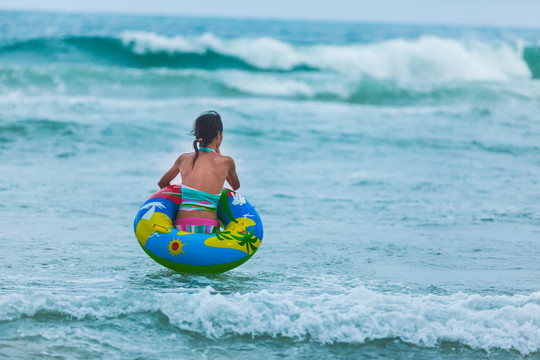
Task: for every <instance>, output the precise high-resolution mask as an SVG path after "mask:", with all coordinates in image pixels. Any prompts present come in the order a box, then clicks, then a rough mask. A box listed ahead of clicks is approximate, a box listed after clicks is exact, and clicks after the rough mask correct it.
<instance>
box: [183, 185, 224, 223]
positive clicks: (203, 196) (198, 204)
mask: <svg viewBox="0 0 540 360" xmlns="http://www.w3.org/2000/svg"><path fill="white" fill-rule="evenodd" d="M220 197H221V194H209V193H206V192H204V191H200V190H197V189H193V188H190V187H188V186H186V185H184V184H182V205H180V208H179V209H178V211H179V212H180V211H181V210H182V211H196V210H204V211H210V212H213V213H216V212H217V205H218V203H219V198H220ZM174 225H175V226H176V228H177V229H178V230H181V231H186V232H190V233H198V234H211V233H215V232H217V231H218V230H219V222H218V221H217V220H213V219H205V218H183V219H180V218H179V217H178V216H177V217H176V220H175V222H174Z"/></svg>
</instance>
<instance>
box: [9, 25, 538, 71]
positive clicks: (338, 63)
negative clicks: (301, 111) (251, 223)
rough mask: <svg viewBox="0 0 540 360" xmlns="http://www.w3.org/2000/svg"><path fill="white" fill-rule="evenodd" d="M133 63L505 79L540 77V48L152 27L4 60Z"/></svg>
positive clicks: (65, 41) (15, 51)
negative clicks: (335, 40)
mask: <svg viewBox="0 0 540 360" xmlns="http://www.w3.org/2000/svg"><path fill="white" fill-rule="evenodd" d="M10 59H11V60H13V61H15V60H16V61H20V60H21V59H25V60H24V61H27V62H35V61H39V62H50V63H53V62H75V63H95V64H102V65H103V64H104V65H111V66H120V67H134V68H151V67H162V68H173V69H205V70H216V69H237V70H243V71H256V72H260V71H263V72H268V71H271V72H298V71H300V72H305V71H308V72H309V71H317V72H321V71H322V72H332V73H338V74H347V75H352V76H357V77H369V78H374V79H386V80H395V81H417V80H422V81H452V80H457V81H505V80H512V79H529V78H539V77H540V47H537V46H524V45H522V44H510V43H506V42H487V43H486V42H479V41H477V42H472V41H471V42H462V41H459V40H455V39H450V38H440V37H435V36H422V37H420V38H418V39H415V40H404V39H392V40H385V41H379V42H373V43H353V44H341V45H330V44H322V43H321V44H309V45H306V44H302V45H300V44H293V43H289V42H285V41H281V40H278V39H275V38H272V37H259V38H232V39H228V38H219V37H217V36H215V35H213V34H211V33H206V34H203V35H200V36H192V37H187V36H174V37H166V36H162V35H159V34H156V33H152V32H123V33H121V34H119V35H118V36H113V37H107V36H101V37H100V36H87V37H85V36H67V37H64V38H35V39H29V40H20V41H11V42H10V43H4V44H3V45H2V46H0V60H4V61H5V60H8V61H9V60H10Z"/></svg>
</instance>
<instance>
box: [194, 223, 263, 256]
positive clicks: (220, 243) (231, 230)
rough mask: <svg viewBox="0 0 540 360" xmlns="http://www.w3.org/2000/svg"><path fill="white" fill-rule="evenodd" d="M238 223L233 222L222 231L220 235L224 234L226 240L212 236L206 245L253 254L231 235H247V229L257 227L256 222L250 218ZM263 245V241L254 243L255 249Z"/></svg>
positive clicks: (206, 241) (205, 242)
mask: <svg viewBox="0 0 540 360" xmlns="http://www.w3.org/2000/svg"><path fill="white" fill-rule="evenodd" d="M236 221H237V222H234V221H231V222H230V223H229V225H228V226H227V227H226V228H225V230H223V231H221V232H220V234H223V235H224V236H223V237H226V238H227V239H225V240H220V239H218V237H217V236H212V237H211V238H208V239H206V240H205V241H204V245H206V246H210V247H217V248H226V249H236V250H240V251H243V252H245V253H246V254H251V253H252V252H254V251H251V250H249V248H246V246H245V245H241V244H239V241H238V240H236V239H234V238H232V236H229V235H235V236H243V235H245V234H246V233H247V227H248V226H253V225H255V221H253V220H251V219H249V218H237V219H236ZM260 244H261V240H259V239H257V241H256V242H254V243H253V246H254V247H255V248H258V247H259V245H260Z"/></svg>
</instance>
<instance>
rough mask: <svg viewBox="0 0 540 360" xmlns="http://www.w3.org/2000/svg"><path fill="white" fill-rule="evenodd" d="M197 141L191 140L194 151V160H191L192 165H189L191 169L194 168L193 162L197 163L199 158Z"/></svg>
mask: <svg viewBox="0 0 540 360" xmlns="http://www.w3.org/2000/svg"><path fill="white" fill-rule="evenodd" d="M198 141H199V140H197V139H195V140H193V148H194V149H195V158H194V159H193V164H191V168H192V169H193V168H194V167H195V161H197V158H198V157H199V148H198V147H197V142H198Z"/></svg>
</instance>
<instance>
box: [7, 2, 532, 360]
mask: <svg viewBox="0 0 540 360" xmlns="http://www.w3.org/2000/svg"><path fill="white" fill-rule="evenodd" d="M539 78H540V30H531V29H529V30H526V29H496V28H464V27H442V26H439V27H438V26H406V25H385V24H354V23H313V22H292V21H287V22H285V21H251V20H249V21H248V20H239V19H216V18H213V19H198V18H182V17H155V16H154V17H150V16H148V17H145V16H137V17H135V16H123V15H70V14H46V13H23V12H1V13H0V174H1V175H0V211H1V217H0V244H1V248H2V250H1V251H0V269H1V272H0V358H4V359H25V358H26V359H40V358H57V359H63V358H66V359H87V358H105V359H128V358H133V359H134V358H137V359H173V358H178V359H231V358H232V359H257V358H262V357H264V358H266V359H276V358H298V359H328V358H335V359H377V358H392V359H538V358H539V357H540V249H539V241H540V80H539ZM210 109H212V110H216V111H218V112H220V113H221V115H222V117H223V122H224V141H223V146H222V153H224V154H227V155H230V156H232V157H233V158H234V159H235V161H236V165H237V172H238V174H239V178H240V181H241V184H242V186H241V188H240V192H241V194H243V195H244V196H246V197H247V198H248V200H249V201H250V202H252V203H253V204H254V205H255V206H256V207H257V210H258V212H259V214H260V215H261V218H262V220H263V224H264V229H265V236H264V240H263V242H262V245H261V247H260V248H259V250H258V252H257V253H256V255H255V256H254V257H253V258H252V259H251V260H250V261H248V262H247V263H246V264H244V265H242V266H241V267H239V268H237V269H234V270H232V271H229V272H227V273H224V274H221V275H208V276H205V275H193V274H181V273H175V272H173V271H171V270H168V269H166V268H164V267H162V266H161V265H159V264H157V263H155V262H154V261H153V260H152V259H150V258H149V257H148V256H147V255H146V254H145V253H144V252H143V251H142V249H141V248H140V246H139V244H138V242H137V240H136V239H135V236H134V234H133V218H134V216H135V214H136V212H137V210H138V208H139V206H140V205H141V204H142V202H143V201H144V200H145V199H146V198H147V197H148V196H149V195H151V194H152V193H153V192H154V191H156V190H157V185H156V184H157V181H158V180H159V178H160V177H161V175H162V174H163V173H164V172H165V171H167V170H168V169H169V167H170V166H171V165H172V164H173V162H174V160H175V159H176V157H177V156H178V155H179V154H181V153H183V152H189V151H190V150H191V146H192V137H190V136H189V135H188V133H189V131H190V129H191V126H192V124H193V121H194V119H195V118H196V117H197V116H198V115H199V114H200V113H201V112H203V111H206V110H210ZM179 181H180V180H179V179H177V180H176V182H179Z"/></svg>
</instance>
